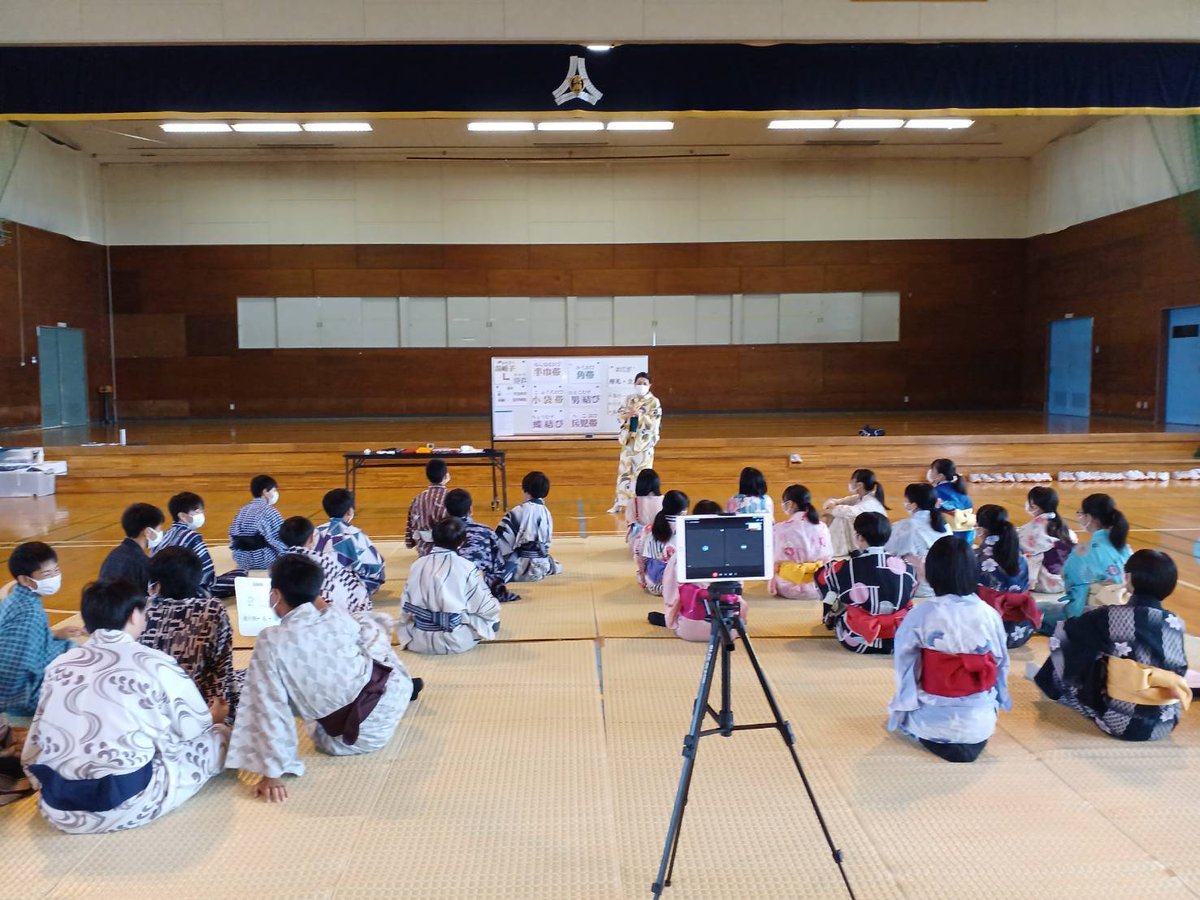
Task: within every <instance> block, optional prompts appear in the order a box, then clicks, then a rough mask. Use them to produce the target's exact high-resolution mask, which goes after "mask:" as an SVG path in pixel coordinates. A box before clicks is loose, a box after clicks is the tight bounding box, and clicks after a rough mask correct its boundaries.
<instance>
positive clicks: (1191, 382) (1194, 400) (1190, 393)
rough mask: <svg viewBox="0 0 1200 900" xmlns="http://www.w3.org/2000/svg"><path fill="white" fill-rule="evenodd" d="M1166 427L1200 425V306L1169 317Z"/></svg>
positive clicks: (1191, 307)
mask: <svg viewBox="0 0 1200 900" xmlns="http://www.w3.org/2000/svg"><path fill="white" fill-rule="evenodd" d="M1167 424H1169V425H1200V306H1189V307H1186V308H1185V309H1173V310H1171V312H1170V314H1169V315H1168V317H1167Z"/></svg>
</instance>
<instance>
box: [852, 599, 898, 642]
mask: <svg viewBox="0 0 1200 900" xmlns="http://www.w3.org/2000/svg"><path fill="white" fill-rule="evenodd" d="M911 609H912V607H911V606H906V607H904V608H903V609H898V610H896V611H895V612H893V613H887V614H885V615H881V616H873V615H871V614H870V613H869V612H867V611H866V610H865V609H863V608H862V607H861V606H848V607H846V624H847V625H848V626H849V627H850V630H851V631H853V632H854V633H855V634H857V635H860V636H861V637H862V638H863V639H864V640H866V641H867V642H868V643H871V644H873V643H875V642H876V641H878V640H880V639H881V638H882V639H883V640H889V641H890V640H893V639H894V638H895V637H896V629H898V628H899V627H900V623H901V622H903V621H904V617H905V616H907V615H908V614H909V611H910V610H911Z"/></svg>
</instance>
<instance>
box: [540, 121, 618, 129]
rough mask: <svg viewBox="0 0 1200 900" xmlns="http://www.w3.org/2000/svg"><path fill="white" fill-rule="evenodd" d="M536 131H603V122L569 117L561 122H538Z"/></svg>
mask: <svg viewBox="0 0 1200 900" xmlns="http://www.w3.org/2000/svg"><path fill="white" fill-rule="evenodd" d="M537 130H538V131H603V130H604V123H603V122H591V121H588V120H586V119H571V120H569V121H563V122H538V126H537Z"/></svg>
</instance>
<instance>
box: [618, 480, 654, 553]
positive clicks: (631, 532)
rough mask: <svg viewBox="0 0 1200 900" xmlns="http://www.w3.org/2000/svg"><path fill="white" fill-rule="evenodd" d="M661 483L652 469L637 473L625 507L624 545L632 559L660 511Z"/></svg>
mask: <svg viewBox="0 0 1200 900" xmlns="http://www.w3.org/2000/svg"><path fill="white" fill-rule="evenodd" d="M662 505H663V498H662V482H661V481H660V480H659V477H658V473H657V472H655V471H654V470H653V469H642V471H640V472H638V477H637V484H636V485H635V486H634V497H633V500H631V501H630V502H629V504H628V505H627V506H626V507H625V526H626V528H625V544H626V546H628V547H629V553H630V555H631V556H633V558H634V559H637V557H638V551H639V548H640V547H641V542H642V540H643V538H644V535H645V534H646V529H647V528H649V527H650V526H651V525H652V524H653V523H654V517H655V516H657V515H658V513H659V511H660V510H661V509H662Z"/></svg>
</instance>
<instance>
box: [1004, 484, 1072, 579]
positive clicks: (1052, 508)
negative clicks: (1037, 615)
mask: <svg viewBox="0 0 1200 900" xmlns="http://www.w3.org/2000/svg"><path fill="white" fill-rule="evenodd" d="M1025 512H1026V513H1028V514H1029V515H1030V516H1032V518H1031V519H1030V520H1029V521H1028V522H1026V523H1025V524H1024V525H1022V526H1021V527H1020V528H1018V529H1017V537H1018V538H1019V540H1020V543H1021V555H1022V556H1024V557H1025V562H1026V563H1028V564H1029V589H1030V590H1031V591H1035V592H1036V593H1039V594H1054V595H1057V596H1061V595H1062V594H1064V593H1065V592H1066V590H1067V589H1066V586H1065V585H1064V584H1063V577H1062V570H1063V566H1064V565H1065V564H1066V562H1067V558H1068V557H1069V556H1070V555H1071V550H1072V549H1074V547H1075V544H1076V543H1077V542H1078V540H1079V539H1078V538H1077V537H1075V532H1074V531H1072V530H1071V529H1070V528H1069V527H1068V526H1067V523H1066V522H1065V521H1063V518H1062V516H1060V515H1059V514H1058V492H1057V491H1056V490H1054V488H1049V487H1035V488H1033V489H1032V490H1030V492H1029V494H1028V495H1027V496H1026V499H1025Z"/></svg>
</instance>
